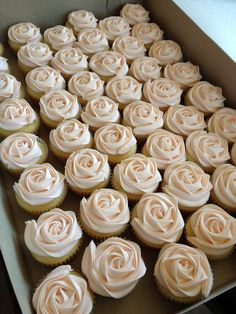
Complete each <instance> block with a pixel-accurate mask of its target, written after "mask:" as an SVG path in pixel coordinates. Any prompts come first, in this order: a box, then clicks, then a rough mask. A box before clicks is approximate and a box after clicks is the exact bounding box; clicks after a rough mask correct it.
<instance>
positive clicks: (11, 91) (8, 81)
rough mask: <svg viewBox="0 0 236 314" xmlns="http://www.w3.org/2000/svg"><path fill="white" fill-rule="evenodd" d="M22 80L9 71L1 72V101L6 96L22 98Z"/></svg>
mask: <svg viewBox="0 0 236 314" xmlns="http://www.w3.org/2000/svg"><path fill="white" fill-rule="evenodd" d="M20 88H21V82H19V81H17V79H16V78H15V77H14V76H13V75H11V74H8V73H5V72H0V102H2V101H3V100H4V99H6V98H10V97H13V98H20Z"/></svg>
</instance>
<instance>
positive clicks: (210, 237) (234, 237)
mask: <svg viewBox="0 0 236 314" xmlns="http://www.w3.org/2000/svg"><path fill="white" fill-rule="evenodd" d="M188 223H189V224H190V227H191V234H187V240H188V241H189V242H190V243H191V244H192V245H194V246H195V247H197V248H199V249H201V250H203V252H205V253H206V255H207V256H213V257H214V256H215V257H217V256H219V255H224V254H227V252H228V251H229V250H231V249H232V248H233V247H234V245H235V244H236V219H235V218H234V217H232V216H230V215H229V214H228V213H227V212H226V211H224V210H223V209H221V208H220V207H219V206H216V205H214V204H208V205H205V206H203V207H201V208H199V210H197V211H196V212H195V213H193V214H192V216H191V217H190V220H189V222H188Z"/></svg>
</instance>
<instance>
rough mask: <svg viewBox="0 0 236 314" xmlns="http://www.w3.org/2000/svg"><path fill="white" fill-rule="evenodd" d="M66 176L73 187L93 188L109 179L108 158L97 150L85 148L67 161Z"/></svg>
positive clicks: (73, 154)
mask: <svg viewBox="0 0 236 314" xmlns="http://www.w3.org/2000/svg"><path fill="white" fill-rule="evenodd" d="M65 176H66V180H67V182H68V183H69V185H70V186H72V187H73V186H74V187H77V188H81V189H90V188H93V187H94V186H96V185H99V184H100V183H103V182H104V181H107V180H108V179H109V176H110V167H109V164H108V158H107V156H106V155H103V154H101V153H99V152H98V151H97V150H95V149H89V148H84V149H81V150H78V151H75V152H74V153H72V154H71V155H70V157H69V158H68V159H67V162H66V167H65Z"/></svg>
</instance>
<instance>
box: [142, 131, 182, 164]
mask: <svg viewBox="0 0 236 314" xmlns="http://www.w3.org/2000/svg"><path fill="white" fill-rule="evenodd" d="M144 150H146V153H147V155H149V156H151V157H154V158H155V159H157V160H158V168H159V169H162V170H163V169H165V168H166V167H167V166H168V165H170V164H173V163H175V162H178V161H184V160H186V153H185V145H184V140H183V138H182V136H180V135H176V134H174V133H171V132H168V131H166V130H163V129H159V130H157V131H155V132H154V133H153V134H151V135H149V136H148V138H147V141H146V143H145V146H144Z"/></svg>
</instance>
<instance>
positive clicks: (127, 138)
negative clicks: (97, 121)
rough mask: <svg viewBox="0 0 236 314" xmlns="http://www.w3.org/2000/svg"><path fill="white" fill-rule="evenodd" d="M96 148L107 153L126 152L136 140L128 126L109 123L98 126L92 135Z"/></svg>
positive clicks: (119, 153) (120, 153)
mask: <svg viewBox="0 0 236 314" xmlns="http://www.w3.org/2000/svg"><path fill="white" fill-rule="evenodd" d="M94 141H95V145H96V148H97V149H98V150H99V151H100V152H102V153H106V154H109V155H116V154H118V155H122V154H125V153H127V152H128V151H129V150H130V149H131V148H132V146H134V145H136V143H137V141H136V139H135V137H134V135H133V133H132V129H131V128H130V127H125V126H123V125H121V124H116V123H111V124H107V125H105V126H104V127H101V128H99V129H98V130H97V131H96V132H95V135H94Z"/></svg>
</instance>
